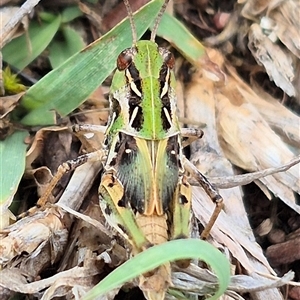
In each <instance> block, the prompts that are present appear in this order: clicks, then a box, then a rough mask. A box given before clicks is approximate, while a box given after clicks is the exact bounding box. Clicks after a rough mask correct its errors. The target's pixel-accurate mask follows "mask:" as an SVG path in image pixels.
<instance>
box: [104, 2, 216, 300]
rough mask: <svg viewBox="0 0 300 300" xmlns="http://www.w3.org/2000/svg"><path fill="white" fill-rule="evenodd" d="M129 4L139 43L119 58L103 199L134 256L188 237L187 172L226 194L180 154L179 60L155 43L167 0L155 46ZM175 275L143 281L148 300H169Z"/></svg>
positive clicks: (163, 269)
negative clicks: (144, 34) (141, 29)
mask: <svg viewBox="0 0 300 300" xmlns="http://www.w3.org/2000/svg"><path fill="white" fill-rule="evenodd" d="M124 3H125V5H126V8H127V11H128V16H129V19H130V24H131V28H132V33H133V46H132V47H131V48H128V49H125V50H124V51H122V52H121V53H120V54H119V56H118V59H117V70H116V72H115V74H114V77H113V80H112V84H111V91H110V108H111V114H110V119H109V123H108V128H107V130H106V145H107V147H108V149H109V150H108V156H107V160H106V164H105V166H104V169H105V172H104V175H103V177H102V180H101V184H100V187H99V195H100V206H101V209H102V212H103V214H104V215H105V217H106V219H107V221H108V222H109V224H110V225H111V226H113V227H114V228H115V229H116V230H117V231H118V232H119V233H120V234H122V235H123V236H125V238H126V239H127V240H128V241H129V242H130V244H131V245H132V248H133V255H134V254H135V253H138V252H141V251H143V250H144V249H146V248H148V247H150V246H152V245H156V244H161V243H164V242H166V241H168V240H170V239H179V238H187V237H188V236H189V232H190V228H189V223H190V208H191V186H190V184H189V183H188V180H187V174H186V169H187V170H188V171H189V172H191V173H197V178H198V179H199V180H200V182H201V185H202V186H204V187H206V188H207V190H209V193H210V194H212V193H213V198H214V199H216V201H217V202H218V203H220V202H221V201H220V199H221V197H220V196H219V195H218V194H217V193H216V192H215V191H214V190H213V188H212V187H211V185H210V184H209V182H208V181H207V180H206V179H205V177H204V176H203V175H201V174H199V173H198V172H197V171H195V169H194V168H191V165H190V164H188V163H187V160H186V159H185V157H184V156H183V153H182V148H183V147H182V132H181V129H180V126H179V121H178V118H177V115H176V94H175V84H176V81H175V76H174V73H173V71H172V70H173V68H174V64H175V59H174V56H173V54H172V53H171V52H170V51H169V50H167V49H165V48H161V47H158V45H157V44H156V43H155V42H154V39H155V34H156V30H157V27H158V24H159V21H160V19H161V17H162V15H163V13H164V10H165V8H166V6H167V4H168V1H165V3H164V5H163V7H162V9H161V11H160V13H159V15H158V17H157V19H156V22H155V26H154V29H153V31H152V35H151V39H150V41H146V40H142V41H137V38H136V33H135V26H134V21H133V16H132V11H131V8H130V6H129V3H128V1H127V0H126V1H125V0H124ZM188 133H189V135H194V136H197V135H199V133H198V132H192V131H189V132H188ZM220 207H221V205H219V206H218V208H217V211H219V210H220ZM215 217H216V214H215V216H214V218H215ZM213 222H214V220H212V221H211V222H210V223H213ZM210 226H212V225H210ZM207 230H209V229H207ZM205 234H207V233H205ZM170 273H171V269H170V264H165V265H163V266H160V267H159V268H157V269H156V270H154V271H153V272H149V274H144V275H142V276H140V282H139V286H140V288H141V289H142V291H143V292H144V295H145V296H146V298H147V299H164V296H165V292H166V290H167V288H168V287H169V285H170V284H171V279H170Z"/></svg>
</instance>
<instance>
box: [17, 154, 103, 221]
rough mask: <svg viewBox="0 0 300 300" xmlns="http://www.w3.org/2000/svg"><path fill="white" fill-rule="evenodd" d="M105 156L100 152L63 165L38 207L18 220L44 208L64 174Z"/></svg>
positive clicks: (38, 202)
mask: <svg viewBox="0 0 300 300" xmlns="http://www.w3.org/2000/svg"><path fill="white" fill-rule="evenodd" d="M104 156H105V153H104V150H98V151H95V152H91V153H87V154H83V155H81V156H78V157H77V158H75V159H71V160H67V161H66V162H64V163H63V164H61V165H60V166H59V167H58V169H57V172H56V174H55V175H54V176H53V178H52V180H51V181H50V183H49V185H48V187H47V189H46V191H45V192H44V194H43V195H42V196H41V197H40V198H39V200H38V201H37V204H36V206H35V207H33V208H31V209H30V210H29V211H27V212H25V213H22V214H20V215H19V216H17V219H21V218H23V217H25V216H26V215H28V214H30V213H31V211H32V210H35V209H37V208H41V207H44V206H45V204H46V203H47V202H48V201H49V197H50V195H51V193H52V191H53V189H54V188H55V186H56V185H57V183H58V182H59V181H60V180H61V178H62V177H63V175H64V174H66V173H68V172H71V171H73V170H75V169H76V168H77V167H79V166H81V165H83V164H84V163H86V162H87V161H99V160H102V159H103V158H104Z"/></svg>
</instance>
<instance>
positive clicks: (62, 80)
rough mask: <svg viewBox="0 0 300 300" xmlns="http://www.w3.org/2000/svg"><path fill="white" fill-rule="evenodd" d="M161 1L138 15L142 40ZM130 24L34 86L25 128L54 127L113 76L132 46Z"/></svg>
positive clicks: (24, 102) (27, 96) (25, 105)
mask: <svg viewBox="0 0 300 300" xmlns="http://www.w3.org/2000/svg"><path fill="white" fill-rule="evenodd" d="M162 3H163V1H162V0H155V1H151V2H149V3H148V4H146V5H145V6H144V7H143V8H142V9H141V10H140V11H139V12H138V13H137V14H136V15H135V23H136V27H137V33H138V36H139V37H140V36H141V35H142V34H143V33H144V32H145V31H146V30H147V28H148V27H149V26H150V24H151V22H152V21H153V19H154V18H155V16H156V15H157V13H158V12H159V10H160V7H161V6H162ZM131 36H132V35H131V29H130V25H129V21H128V20H125V21H123V22H121V23H120V24H118V25H117V26H116V27H115V28H113V29H112V30H111V31H110V32H108V33H107V34H106V35H104V36H103V37H101V39H99V40H97V41H95V42H94V43H92V44H91V45H89V46H87V47H86V48H85V49H83V50H82V51H81V52H79V53H77V54H75V55H74V56H72V57H71V58H70V59H69V60H67V61H66V62H65V63H64V64H63V65H61V66H60V67H58V68H57V69H55V70H53V71H52V72H50V73H49V74H47V75H46V76H45V77H44V78H42V79H41V80H40V81H39V82H38V83H36V84H35V85H34V86H32V87H31V88H30V89H29V90H28V91H27V93H26V94H25V95H24V97H23V100H22V102H21V105H22V106H23V108H25V109H26V110H27V111H29V113H28V114H27V115H26V116H25V117H24V118H23V119H22V120H21V123H23V124H25V125H31V126H34V125H51V124H55V123H56V114H58V115H59V116H61V117H64V116H66V115H67V114H69V113H70V112H71V111H73V110H74V109H75V108H76V107H78V106H79V105H80V104H81V103H83V102H84V100H85V99H86V98H87V97H88V96H89V95H90V94H91V93H92V92H93V91H94V90H95V89H96V88H97V87H98V86H99V85H100V84H101V83H102V82H103V81H104V79H106V78H107V76H108V75H110V74H111V72H112V71H113V69H114V68H115V65H116V58H117V56H118V54H119V53H120V52H121V51H122V50H124V49H125V48H127V47H130V46H131V45H132V37H131Z"/></svg>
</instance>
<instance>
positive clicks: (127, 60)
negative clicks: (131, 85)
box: [117, 49, 132, 71]
mask: <svg viewBox="0 0 300 300" xmlns="http://www.w3.org/2000/svg"><path fill="white" fill-rule="evenodd" d="M131 63H132V53H131V52H130V51H129V49H126V50H124V51H122V52H121V53H120V54H119V56H118V59H117V68H118V70H119V71H124V70H125V69H127V68H128V67H129V66H130V65H131Z"/></svg>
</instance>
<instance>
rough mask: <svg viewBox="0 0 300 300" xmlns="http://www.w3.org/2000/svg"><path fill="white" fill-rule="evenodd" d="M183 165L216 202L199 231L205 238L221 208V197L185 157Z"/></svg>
mask: <svg viewBox="0 0 300 300" xmlns="http://www.w3.org/2000/svg"><path fill="white" fill-rule="evenodd" d="M184 167H185V169H186V170H187V171H188V172H189V173H191V174H192V176H193V177H194V178H195V179H196V180H197V181H198V182H199V184H200V186H201V187H202V188H203V189H204V190H205V192H206V193H207V195H208V196H209V197H210V198H211V200H212V201H213V202H214V203H215V204H216V207H215V209H214V211H213V213H212V215H211V217H210V220H209V222H208V224H207V225H206V227H205V229H204V230H203V232H202V233H201V238H202V239H206V238H207V237H208V235H209V233H210V230H211V228H212V227H213V225H214V223H215V222H216V219H217V217H218V215H219V214H220V212H221V210H222V208H223V198H222V196H221V195H220V194H219V193H218V192H217V191H216V189H215V188H214V187H213V186H212V185H211V183H210V182H209V181H208V180H207V178H206V177H205V176H204V175H203V174H201V172H199V170H198V169H197V168H196V167H195V166H194V165H193V164H192V163H191V162H190V161H189V160H188V159H187V158H184Z"/></svg>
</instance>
